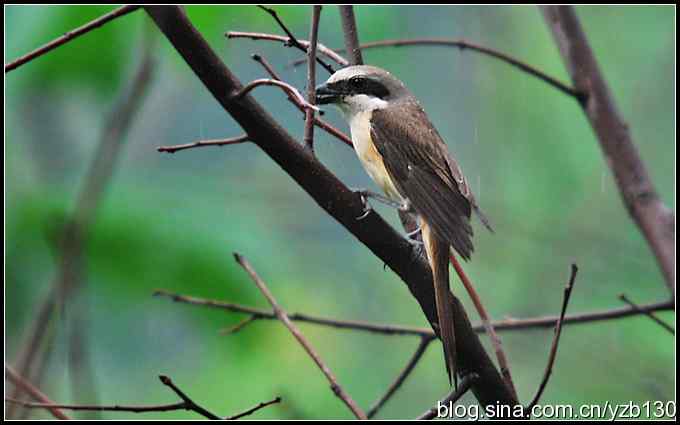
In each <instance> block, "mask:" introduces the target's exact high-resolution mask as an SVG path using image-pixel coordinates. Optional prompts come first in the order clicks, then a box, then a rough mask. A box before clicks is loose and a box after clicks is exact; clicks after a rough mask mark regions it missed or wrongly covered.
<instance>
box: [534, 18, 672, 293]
mask: <svg viewBox="0 0 680 425" xmlns="http://www.w3.org/2000/svg"><path fill="white" fill-rule="evenodd" d="M542 11H543V15H544V17H545V20H546V23H547V24H548V27H549V28H550V29H551V30H552V33H553V36H554V38H555V41H556V43H557V46H558V47H559V50H560V53H561V55H562V59H563V60H564V64H565V66H566V67H567V71H568V72H569V75H570V76H571V79H572V81H573V84H574V88H575V89H576V90H577V91H578V92H580V93H583V95H584V100H583V101H582V102H581V106H582V108H583V112H585V114H586V116H587V117H588V120H589V121H590V125H591V126H592V127H593V130H594V131H595V134H596V136H597V139H598V141H599V143H600V147H601V148H602V151H603V153H604V156H605V159H606V160H607V164H608V165H609V167H610V168H611V170H612V172H613V174H614V178H615V180H616V184H617V186H618V188H619V192H620V194H621V197H622V198H623V203H624V205H625V206H626V208H627V209H628V212H629V213H630V215H631V217H632V218H633V220H634V221H635V223H636V224H637V226H638V227H639V228H640V230H641V231H642V234H643V235H644V237H645V238H646V239H647V243H648V244H649V246H650V247H651V248H652V252H653V253H654V255H655V257H656V259H657V261H658V263H659V266H660V267H661V271H662V272H663V275H664V278H665V281H666V286H668V289H669V290H670V291H671V297H672V299H673V300H674V299H675V216H674V213H673V211H672V210H670V209H669V208H668V207H667V206H666V205H665V204H664V203H663V202H662V201H661V199H660V198H659V195H658V193H657V192H656V189H655V188H654V184H653V183H652V181H651V179H650V177H649V174H648V172H647V169H646V167H645V165H644V163H643V162H642V159H641V158H640V154H639V152H638V150H637V147H636V146H635V144H634V143H633V139H632V137H631V135H630V131H629V128H628V125H627V124H626V123H625V122H624V120H623V117H622V116H621V114H620V113H619V111H618V108H617V106H616V103H615V101H614V98H613V97H612V95H611V92H610V90H609V87H608V86H607V82H606V81H605V79H604V76H603V75H602V73H601V71H600V67H599V65H598V63H597V60H596V59H595V55H594V54H593V51H592V49H591V48H590V44H589V43H588V39H587V37H586V34H585V33H584V32H583V28H582V27H581V23H580V22H579V20H578V17H577V16H576V13H575V12H574V8H573V7H571V6H543V7H542Z"/></svg>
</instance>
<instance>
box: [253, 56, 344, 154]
mask: <svg viewBox="0 0 680 425" xmlns="http://www.w3.org/2000/svg"><path fill="white" fill-rule="evenodd" d="M317 50H318V45H317ZM251 57H252V58H253V60H254V61H256V62H257V63H259V64H260V65H262V67H263V68H264V69H265V71H267V73H268V74H269V75H270V76H271V77H272V78H273V79H275V80H279V81H283V80H282V79H281V77H280V76H279V74H278V73H277V72H276V71H275V70H274V67H272V65H271V64H270V63H269V62H268V61H267V60H266V59H265V58H264V57H263V56H262V55H258V54H253V55H252V56H251ZM288 100H290V101H291V102H292V103H293V104H294V105H295V106H296V107H297V108H298V109H299V110H300V111H302V112H303V113H304V112H305V108H304V106H303V105H302V104H301V103H300V101H299V100H298V99H297V98H296V97H294V96H291V95H288ZM314 125H316V126H317V127H319V128H321V129H323V130H324V131H326V132H327V133H328V134H330V135H332V136H335V137H336V138H337V139H339V140H340V141H341V142H343V143H345V144H346V145H348V146H349V147H353V145H352V140H351V139H350V138H349V137H348V136H347V135H346V134H345V133H343V132H342V131H340V130H338V129H337V128H335V127H333V126H332V125H330V124H329V123H328V122H326V121H324V120H322V119H320V118H317V117H314Z"/></svg>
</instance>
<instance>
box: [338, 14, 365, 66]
mask: <svg viewBox="0 0 680 425" xmlns="http://www.w3.org/2000/svg"><path fill="white" fill-rule="evenodd" d="M338 7H339V8H340V19H341V20H342V32H343V33H344V35H345V49H346V50H347V53H349V57H350V62H351V63H352V65H363V64H364V58H363V56H362V55H361V49H360V48H359V33H358V31H357V22H356V19H355V18H354V7H353V6H352V5H345V6H338Z"/></svg>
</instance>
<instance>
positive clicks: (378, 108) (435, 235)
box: [315, 65, 493, 387]
mask: <svg viewBox="0 0 680 425" xmlns="http://www.w3.org/2000/svg"><path fill="white" fill-rule="evenodd" d="M315 100H316V103H317V104H319V105H334V106H336V107H337V108H338V109H339V110H340V111H341V113H342V115H344V118H345V120H346V121H347V123H348V125H349V128H350V133H351V139H352V144H353V146H354V150H355V151H356V154H357V156H358V157H359V160H360V162H361V164H362V166H363V168H364V169H365V171H366V172H367V174H368V175H369V176H370V177H371V179H372V180H373V181H374V182H375V183H376V184H377V185H378V186H379V187H380V189H381V190H382V191H383V193H384V194H385V196H386V198H387V200H388V201H390V202H391V203H393V204H397V205H399V209H400V211H404V212H409V213H411V214H413V215H414V216H415V217H416V219H417V222H418V225H419V230H420V233H421V235H422V243H423V245H424V248H425V254H426V256H427V260H428V263H429V265H430V268H431V270H432V277H433V284H434V293H435V304H436V310H437V316H438V324H437V327H438V332H439V335H440V337H441V340H442V345H443V348H444V359H445V365H446V370H447V375H448V378H449V383H450V384H451V385H453V386H454V387H455V386H456V382H457V378H456V372H457V367H456V366H457V358H456V340H455V331H454V320H453V312H452V310H451V302H450V300H449V291H450V288H449V268H448V264H449V255H450V253H451V250H453V251H454V252H455V253H457V254H458V255H459V256H460V257H461V258H463V259H464V260H469V259H470V256H471V255H472V252H473V249H474V248H473V244H472V236H473V229H472V226H471V223H470V221H471V215H472V212H473V211H474V212H475V214H476V215H477V216H478V217H479V219H480V221H481V222H482V224H483V225H484V226H485V227H486V228H487V229H489V230H490V231H492V232H493V229H492V227H491V225H490V223H489V220H488V219H487V218H486V216H485V215H484V213H482V211H481V210H480V208H479V206H478V205H477V201H476V200H475V197H474V195H473V194H472V191H471V190H470V186H469V185H468V182H467V180H466V179H465V177H464V175H463V172H462V170H461V168H460V166H459V165H458V163H457V162H456V160H455V159H454V157H453V156H452V155H451V154H450V153H449V151H448V149H447V146H446V144H445V142H444V140H443V139H442V137H441V136H440V134H439V132H438V131H437V130H436V128H435V127H434V125H433V124H432V122H431V121H430V119H429V118H428V116H427V114H426V113H425V111H424V109H423V108H422V106H421V105H420V103H419V102H418V99H417V98H416V97H415V96H414V95H413V93H412V92H411V91H410V90H409V89H408V88H407V87H406V85H405V84H404V83H403V82H401V81H400V80H399V79H398V78H396V77H395V76H394V75H392V74H391V73H390V72H388V71H386V70H384V69H382V68H379V67H376V66H370V65H352V66H347V67H345V68H341V69H339V70H338V71H336V72H335V73H333V74H332V75H331V76H330V77H329V78H328V80H327V81H326V82H324V83H322V84H320V85H319V86H317V87H316V99H315ZM362 194H368V195H370V194H371V193H370V192H367V191H362ZM376 197H377V198H379V199H380V198H381V197H380V196H376ZM362 199H363V197H362Z"/></svg>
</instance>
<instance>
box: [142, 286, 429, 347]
mask: <svg viewBox="0 0 680 425" xmlns="http://www.w3.org/2000/svg"><path fill="white" fill-rule="evenodd" d="M153 295H154V296H162V297H167V298H170V299H172V300H173V301H175V302H180V303H184V304H191V305H197V306H204V307H212V308H217V309H221V310H227V311H231V312H233V313H243V314H248V315H251V316H252V317H253V318H254V319H255V320H260V319H265V320H273V319H277V317H276V315H275V314H274V313H272V312H271V311H268V310H262V309H258V308H254V307H248V306H244V305H240V304H233V303H227V302H222V301H217V300H210V299H206V298H198V297H192V296H187V295H181V294H175V293H171V292H167V291H164V290H156V291H155V292H154V293H153ZM288 318H289V319H290V320H293V321H296V322H303V323H312V324H316V325H322V326H329V327H333V328H339V329H354V330H361V331H366V332H373V333H380V334H384V335H416V336H426V337H432V336H434V332H432V330H431V329H427V328H416V327H408V326H398V325H381V324H374V323H368V322H361V321H356V320H336V319H329V318H324V317H318V316H311V315H308V314H302V313H291V314H288Z"/></svg>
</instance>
